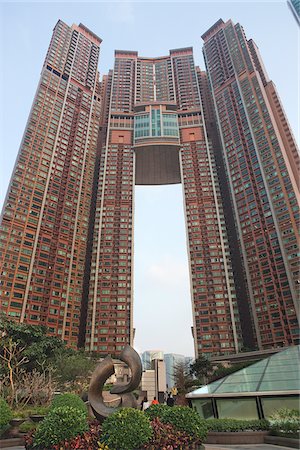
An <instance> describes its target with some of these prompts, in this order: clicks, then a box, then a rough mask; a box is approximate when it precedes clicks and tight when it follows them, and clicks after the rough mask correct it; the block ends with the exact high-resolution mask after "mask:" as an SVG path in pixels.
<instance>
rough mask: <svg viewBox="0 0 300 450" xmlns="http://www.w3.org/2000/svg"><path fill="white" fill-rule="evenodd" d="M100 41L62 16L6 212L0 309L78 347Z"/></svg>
mask: <svg viewBox="0 0 300 450" xmlns="http://www.w3.org/2000/svg"><path fill="white" fill-rule="evenodd" d="M100 43H101V39H100V38H98V37H97V36H96V35H95V34H94V33H92V32H91V31H90V30H88V29H87V28H86V27H85V26H84V25H82V24H80V25H79V26H76V25H73V26H72V27H69V26H67V25H66V24H65V23H63V22H62V21H58V23H57V24H56V26H55V28H54V30H53V36H52V39H51V42H50V46H49V49H48V52H47V55H46V59H45V62H44V65H43V68H42V72H41V77H40V82H39V85H38V88H37V91H36V95H35V98H34V101H33V105H32V108H31V111H30V115H29V119H28V122H27V125H26V129H25V133H24V136H23V140H22V143H21V146H20V150H19V154H18V157H17V161H16V164H15V167H14V172H13V175H12V178H11V182H10V185H9V188H8V192H7V196H6V200H5V204H4V208H3V211H2V216H1V230H0V233H1V257H0V273H1V310H2V311H3V312H4V313H5V314H8V315H9V316H10V317H12V318H15V319H16V320H18V321H20V322H26V323H29V324H43V325H46V326H47V327H48V328H49V332H50V334H52V335H57V336H59V337H61V338H62V339H64V340H65V341H66V342H68V344H69V345H71V346H74V347H76V346H77V343H78V335H79V325H80V314H81V305H82V291H83V281H84V270H85V259H86V244H87V240H88V227H89V220H90V210H91V199H92V186H93V178H94V168H95V159H96V148H97V139H98V128H99V118H100V91H99V81H98V69H97V66H98V58H99V49H100Z"/></svg>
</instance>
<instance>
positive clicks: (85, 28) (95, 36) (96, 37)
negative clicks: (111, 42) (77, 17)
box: [78, 23, 102, 44]
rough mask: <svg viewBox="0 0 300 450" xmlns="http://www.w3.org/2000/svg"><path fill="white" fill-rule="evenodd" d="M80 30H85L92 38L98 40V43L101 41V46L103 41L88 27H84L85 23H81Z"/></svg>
mask: <svg viewBox="0 0 300 450" xmlns="http://www.w3.org/2000/svg"><path fill="white" fill-rule="evenodd" d="M78 27H79V28H81V29H82V30H84V31H85V32H86V33H88V34H90V35H91V36H93V38H95V39H97V41H99V43H100V44H101V42H102V39H101V38H100V37H99V36H97V34H95V33H94V32H93V31H91V30H90V29H89V28H88V27H86V26H85V25H83V23H80V24H79V25H78Z"/></svg>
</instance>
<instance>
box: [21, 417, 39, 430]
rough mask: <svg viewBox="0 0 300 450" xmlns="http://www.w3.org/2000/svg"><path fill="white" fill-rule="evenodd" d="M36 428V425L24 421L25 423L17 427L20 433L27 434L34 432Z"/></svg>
mask: <svg viewBox="0 0 300 450" xmlns="http://www.w3.org/2000/svg"><path fill="white" fill-rule="evenodd" d="M37 426H38V424H37V423H34V422H31V421H29V420H26V422H23V423H21V425H20V426H19V431H20V432H21V433H28V432H29V431H31V430H35V429H36V428H37Z"/></svg>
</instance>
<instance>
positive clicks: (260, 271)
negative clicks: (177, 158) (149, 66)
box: [202, 19, 300, 348]
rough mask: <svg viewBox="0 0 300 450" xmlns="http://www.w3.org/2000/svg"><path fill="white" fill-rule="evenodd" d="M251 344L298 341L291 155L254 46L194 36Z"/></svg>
mask: <svg viewBox="0 0 300 450" xmlns="http://www.w3.org/2000/svg"><path fill="white" fill-rule="evenodd" d="M202 38H203V40H204V57H205V62H206V66H207V71H208V76H209V81H210V86H211V90H212V94H213V100H214V106H215V111H216V117H217V122H218V127H219V131H220V135H221V140H222V149H223V157H224V161H225V166H226V172H227V175H228V180H229V185H230V193H231V201H232V206H233V211H234V216H235V221H236V229H237V231H238V238H239V243H240V250H241V254H242V258H243V264H244V268H245V273H246V277H247V285H248V289H249V297H250V305H251V313H252V317H253V323H254V329H255V335H256V338H257V342H258V346H259V347H260V348H266V347H268V346H272V345H275V346H276V345H283V344H287V345H288V344H293V343H298V342H299V325H298V321H297V314H299V303H298V302H299V289H298V288H299V282H300V281H299V278H300V277H299V246H298V245H299V154H298V152H297V149H296V144H295V141H294V138H293V135H292V133H291V130H290V128H289V125H288V122H287V119H286V116H285V114H284V111H283V109H282V107H281V103H280V100H279V97H278V95H277V92H276V89H275V86H274V84H273V83H272V81H270V80H269V79H268V75H267V73H266V70H265V68H264V66H263V63H262V59H261V57H260V54H259V51H258V48H257V46H256V45H255V43H254V42H253V41H252V40H250V41H248V40H247V39H246V37H245V34H244V31H243V29H242V27H241V26H240V25H239V24H237V25H234V24H233V23H232V22H231V21H228V22H226V23H224V22H223V21H222V20H221V19H220V20H219V21H218V22H217V23H216V24H215V25H214V26H212V27H211V28H210V29H209V30H208V31H207V32H206V33H204V35H203V36H202Z"/></svg>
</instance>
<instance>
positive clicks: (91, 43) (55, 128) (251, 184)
mask: <svg viewBox="0 0 300 450" xmlns="http://www.w3.org/2000/svg"><path fill="white" fill-rule="evenodd" d="M202 38H203V40H204V50H203V51H204V58H205V63H206V67H207V72H204V71H201V70H200V69H199V67H196V66H195V65H194V58H193V51H192V48H182V49H176V50H171V51H170V54H169V55H168V56H165V57H159V58H143V57H139V56H138V53H137V52H133V51H116V52H115V65H114V69H113V70H112V71H110V72H109V73H108V75H105V76H104V77H103V79H102V81H101V82H99V74H98V69H97V66H98V57H99V50H100V44H101V39H100V38H99V37H98V36H97V35H95V34H94V33H92V32H91V31H90V30H89V29H88V28H86V27H85V26H84V25H82V24H80V25H79V26H77V25H72V26H71V27H69V26H67V25H66V24H65V23H63V22H62V21H60V20H59V21H58V23H57V24H56V26H55V28H54V31H53V36H52V39H51V43H50V46H49V49H48V52H47V55H46V59H45V63H44V65H43V69H42V73H41V78H40V82H39V85H38V89H37V92H36V96H35V98H34V101H33V106H32V109H31V112H30V116H29V120H28V123H27V125H26V129H25V133H24V137H23V140H22V143H21V148H20V152H19V155H18V158H17V162H16V165H15V168H14V173H13V175H12V179H11V183H10V186H9V189H8V193H7V197H6V201H5V205H4V208H3V212H2V216H1V228H0V237H1V248H0V250H1V255H0V256H1V257H0V261H1V262H0V273H1V278H2V280H3V281H2V286H1V308H2V310H3V311H4V312H5V313H6V314H7V315H9V316H10V317H12V318H15V319H16V320H18V321H20V322H26V323H30V324H43V325H46V326H47V327H48V329H49V333H50V334H51V335H55V336H59V337H61V338H62V339H63V340H65V341H66V342H67V343H68V344H69V345H70V346H74V347H76V346H81V347H85V349H86V350H87V351H92V352H97V353H98V354H100V355H106V354H108V353H111V354H118V353H120V351H121V350H122V349H123V348H124V346H125V344H127V343H130V344H132V343H133V320H132V297H133V285H132V284H133V281H132V280H133V239H134V233H133V229H134V208H133V195H134V187H135V185H158V184H172V183H182V185H183V192H184V205H185V220H186V227H187V241H188V242H187V246H188V255H189V268H190V278H191V296H192V298H191V300H192V310H193V334H194V344H195V353H196V355H198V354H200V353H204V354H206V355H207V356H212V355H222V354H229V353H235V352H238V351H240V350H241V349H242V348H243V347H248V348H252V349H255V348H259V349H267V348H270V347H277V346H286V345H291V344H296V343H298V342H299V327H298V320H297V312H298V309H297V308H298V305H297V299H298V297H297V286H298V283H299V278H300V277H299V274H298V256H299V253H298V248H297V245H298V243H299V236H298V230H299V186H298V185H297V183H298V181H299V155H298V153H297V149H296V146H295V142H294V138H293V136H292V133H291V131H290V128H289V125H288V122H287V120H286V117H285V114H284V111H283V109H282V106H281V103H280V100H279V98H278V95H277V92H276V89H275V86H274V84H273V83H272V81H270V80H269V79H268V76H267V74H266V71H265V69H264V66H263V63H262V60H261V57H260V55H259V52H258V49H257V47H256V45H255V43H254V42H253V41H252V40H247V39H246V37H245V34H244V31H243V29H242V27H241V26H240V25H239V24H237V25H234V24H233V23H232V22H231V21H228V22H226V23H224V22H223V21H222V20H221V19H220V20H219V21H218V22H217V23H216V24H215V25H213V26H212V27H211V28H210V29H209V30H208V31H207V32H206V33H205V34H204V35H203V36H202ZM174 245H176V243H174Z"/></svg>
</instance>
